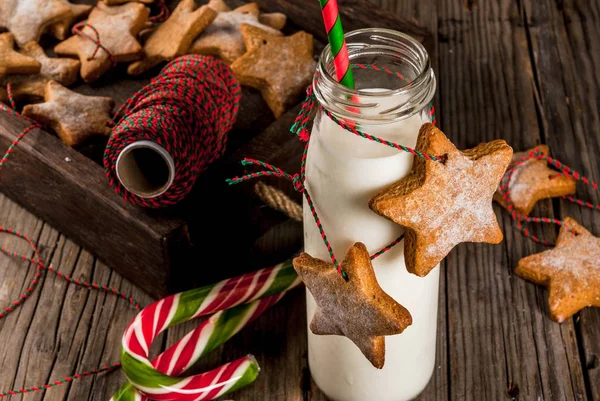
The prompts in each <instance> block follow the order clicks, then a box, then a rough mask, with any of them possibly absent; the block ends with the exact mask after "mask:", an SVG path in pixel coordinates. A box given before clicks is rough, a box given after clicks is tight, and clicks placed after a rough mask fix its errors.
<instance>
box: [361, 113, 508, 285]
mask: <svg viewBox="0 0 600 401" xmlns="http://www.w3.org/2000/svg"><path fill="white" fill-rule="evenodd" d="M416 150H418V151H420V152H421V153H424V154H429V155H435V156H438V157H439V158H440V161H433V160H425V159H424V158H421V157H415V158H414V161H413V167H412V170H411V172H410V174H409V175H408V176H406V177H404V178H402V179H401V180H400V181H398V182H396V183H394V184H392V185H391V186H389V187H388V188H386V189H384V190H383V191H381V192H380V193H379V194H377V195H375V196H374V197H373V198H371V200H370V201H369V207H370V208H371V209H372V210H373V211H374V212H376V213H377V214H380V215H381V216H383V217H386V218H388V219H390V220H392V221H393V222H395V223H398V224H400V225H402V226H404V227H405V229H406V231H405V238H404V258H405V260H406V267H407V269H408V271H409V272H411V273H414V274H416V275H417V276H425V275H427V274H428V273H429V272H430V271H431V270H432V269H433V268H434V267H435V266H436V265H437V264H438V263H440V261H441V260H442V259H443V258H445V257H446V255H448V253H449V252H450V251H451V250H452V248H454V247H455V246H456V245H458V244H460V243H461V242H487V243H491V244H497V243H499V242H500V241H502V238H503V237H502V231H501V230H500V227H499V226H498V221H497V220H496V215H495V214H494V211H493V209H492V197H493V195H494V192H495V191H496V188H497V187H498V183H499V182H500V180H501V179H502V176H503V174H504V171H505V170H506V167H507V166H508V164H509V163H510V159H511V157H512V149H511V147H510V146H508V145H507V144H506V142H505V141H503V140H495V141H492V142H488V143H484V144H481V145H479V146H477V147H475V148H473V149H468V150H464V151H460V150H458V149H456V147H455V146H454V145H453V144H452V142H450V141H449V140H448V138H446V136H445V135H444V133H443V132H442V131H440V130H439V129H437V128H436V127H435V126H434V125H433V124H429V123H428V124H424V125H423V126H422V127H421V130H420V131H419V136H418V138H417V146H416Z"/></svg>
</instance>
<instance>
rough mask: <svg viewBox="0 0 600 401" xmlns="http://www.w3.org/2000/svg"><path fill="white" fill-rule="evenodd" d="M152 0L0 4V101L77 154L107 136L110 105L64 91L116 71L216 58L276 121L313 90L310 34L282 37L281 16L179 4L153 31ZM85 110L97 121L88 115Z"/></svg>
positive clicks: (217, 2)
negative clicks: (49, 51) (14, 105)
mask: <svg viewBox="0 0 600 401" xmlns="http://www.w3.org/2000/svg"><path fill="white" fill-rule="evenodd" d="M152 1H153V0H137V1H136V0H99V1H98V3H97V4H96V5H95V6H93V7H92V6H89V5H81V4H71V3H69V2H68V1H67V0H2V1H0V30H8V32H5V33H0V102H4V103H9V102H10V101H13V100H14V101H16V102H20V103H25V104H27V105H26V106H25V107H24V109H23V114H24V115H26V116H30V117H33V118H35V119H36V120H39V121H40V122H41V123H44V124H46V125H47V126H48V127H50V128H52V129H54V130H55V131H56V133H57V134H58V135H59V137H60V138H61V139H62V140H63V142H64V143H65V144H67V145H69V146H77V145H79V144H81V143H82V142H83V141H84V140H85V139H86V138H87V137H89V136H90V135H106V134H108V133H110V129H109V127H110V124H111V118H110V116H111V112H112V109H113V106H114V102H113V101H112V100H111V99H109V98H105V97H93V96H83V95H80V94H77V93H75V92H73V91H71V90H69V89H67V88H66V87H67V86H70V85H73V84H75V83H76V82H77V81H78V80H79V77H81V79H82V80H83V81H84V82H87V83H89V82H94V81H96V80H98V79H99V78H100V77H101V76H103V75H104V74H105V73H106V72H107V71H108V70H110V69H111V68H113V67H114V66H116V65H117V64H119V63H129V65H128V66H127V72H128V73H129V74H130V75H132V76H137V75H140V74H143V73H146V72H147V71H149V70H151V69H152V68H153V67H155V66H157V65H159V64H161V63H163V62H167V61H170V60H172V59H174V58H176V57H179V56H182V55H185V54H202V55H210V56H215V57H218V58H220V59H222V60H223V61H224V62H226V63H227V64H229V65H230V66H231V68H232V70H233V71H234V73H235V75H236V77H237V78H238V80H239V81H240V83H241V84H242V85H245V86H249V87H252V88H255V89H258V90H259V91H261V93H262V95H263V97H264V99H265V101H266V103H267V104H268V106H269V107H270V108H271V110H272V111H273V114H274V115H275V117H279V116H280V115H281V114H283V113H284V112H285V111H286V110H287V109H288V108H289V107H290V106H292V105H293V104H294V103H295V102H296V101H297V100H298V98H299V96H301V95H302V92H303V90H304V88H305V87H306V86H308V85H309V84H310V81H311V79H312V75H313V73H314V70H315V61H314V57H313V38H312V36H311V35H310V34H308V33H306V32H297V33H295V34H293V35H291V36H284V34H283V33H282V32H281V29H282V28H283V27H284V26H285V24H286V19H287V17H286V16H285V15H284V14H281V13H261V12H260V10H259V7H258V5H257V4H256V3H248V4H245V5H242V6H240V7H238V8H235V9H233V10H232V9H231V8H230V7H229V6H228V5H227V4H226V3H225V2H224V1H223V0H210V2H209V3H208V4H206V5H203V6H200V7H198V6H197V5H196V3H195V1H194V0H181V1H180V2H179V3H178V4H177V6H176V8H175V9H174V10H173V12H172V14H171V15H170V16H169V17H168V18H167V19H166V20H165V21H164V22H155V21H156V18H152V17H150V8H149V7H148V4H147V3H151V2H152ZM72 32H73V34H71V33H72ZM43 35H47V36H52V37H54V38H55V39H57V40H60V42H59V43H58V44H57V45H56V46H54V53H55V54H56V55H57V57H48V56H47V55H46V52H45V51H44V49H43V48H42V47H41V46H40V45H39V41H40V39H41V37H42V36H43ZM8 83H10V94H9V93H8V90H7V84H8ZM9 95H10V99H9ZM41 100H43V101H44V103H40V104H30V103H36V102H39V101H41ZM90 107H94V108H98V109H99V110H101V112H99V113H93V114H94V115H90V114H91V113H89V112H86V110H89V108H90ZM57 109H60V111H61V112H60V113H59V112H58V111H57ZM67 111H68V113H67Z"/></svg>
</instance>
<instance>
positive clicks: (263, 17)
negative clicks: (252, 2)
mask: <svg viewBox="0 0 600 401" xmlns="http://www.w3.org/2000/svg"><path fill="white" fill-rule="evenodd" d="M208 6H209V7H210V8H212V9H213V10H215V11H219V12H227V11H231V8H230V7H229V6H228V5H227V3H225V2H224V1H223V0H210V1H209V2H208ZM258 22H260V23H261V24H263V25H267V26H270V27H271V28H273V29H277V30H278V31H280V30H281V29H283V27H284V26H285V23H286V22H287V16H286V15H285V14H283V13H260V15H259V16H258Z"/></svg>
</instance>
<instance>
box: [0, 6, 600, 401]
mask: <svg viewBox="0 0 600 401" xmlns="http://www.w3.org/2000/svg"><path fill="white" fill-rule="evenodd" d="M265 1H266V0H265ZM307 1H308V0H307ZM340 2H343V0H340ZM378 2H380V5H382V6H384V7H386V8H387V9H389V10H391V11H393V12H396V13H398V14H399V15H401V16H403V17H411V18H414V19H415V20H417V21H418V22H419V23H420V24H422V25H425V26H427V27H428V28H429V29H430V30H431V31H432V32H433V33H434V38H435V44H434V45H435V48H436V50H437V53H436V54H437V55H438V56H437V58H436V59H435V60H433V61H434V68H435V70H436V74H437V76H438V80H439V81H438V86H439V92H438V96H437V104H438V109H439V110H440V112H439V114H438V116H439V121H440V125H441V127H442V129H443V130H444V131H445V132H446V133H447V134H448V135H449V136H450V137H451V138H452V140H453V141H454V142H455V143H456V144H457V145H458V146H459V147H461V148H465V147H471V146H473V145H476V144H477V143H478V142H480V141H484V140H491V139H494V138H504V139H506V140H507V141H508V142H509V143H510V144H511V145H512V146H513V147H514V148H515V149H516V150H521V149H525V148H528V147H531V146H534V145H536V144H539V143H547V144H549V145H550V147H551V149H552V152H553V154H554V155H555V156H556V157H557V158H558V159H559V160H562V161H564V162H566V163H567V164H569V165H570V166H572V167H573V168H575V169H576V170H578V171H582V172H584V173H585V175H586V176H588V177H590V178H592V179H594V180H596V181H598V180H600V162H599V161H598V158H597V155H598V154H599V152H600V128H599V127H600V105H599V102H600V44H599V43H598V41H597V38H598V37H599V36H600V0H568V1H554V0H487V1H476V0H466V1H465V0H379V1H378ZM356 12H357V13H359V12H367V10H356ZM578 194H579V195H580V197H582V198H584V199H589V200H590V201H591V202H593V203H598V202H599V201H600V199H599V197H598V194H597V193H596V192H593V191H592V190H591V189H590V188H586V187H578ZM497 212H498V214H499V215H500V216H501V219H500V222H501V226H502V228H503V230H504V232H505V236H506V239H505V241H504V242H503V243H502V244H501V245H498V246H489V245H472V244H469V245H461V246H459V247H457V248H456V249H455V250H454V251H453V252H452V253H451V254H450V255H449V256H448V258H447V259H446V261H445V263H444V264H443V266H442V278H443V279H442V283H441V288H440V290H441V297H440V314H439V330H438V347H437V369H436V371H435V373H434V377H433V379H432V381H431V383H430V385H429V386H428V388H427V389H426V391H425V392H424V393H423V394H422V395H421V396H420V397H419V400H456V401H463V400H476V401H481V400H490V401H497V400H504V399H507V400H510V399H513V400H545V401H559V400H565V401H571V400H588V401H600V361H599V360H598V359H599V358H600V310H598V309H586V310H584V311H582V312H581V313H579V314H578V315H577V316H576V317H575V318H574V319H569V320H567V321H566V322H565V323H563V324H562V325H558V324H556V323H554V322H552V321H551V320H550V319H549V317H548V307H547V292H546V290H544V289H542V288H539V287H536V286H534V285H533V284H531V283H528V282H526V281H524V280H521V279H520V278H518V277H516V276H515V275H514V274H513V273H512V270H513V268H514V267H515V265H516V263H517V261H518V260H519V259H520V258H521V257H523V256H526V255H528V254H531V253H533V252H538V251H540V250H541V248H540V247H538V246H536V245H534V244H533V243H531V242H529V241H527V240H526V239H524V238H523V237H522V236H521V235H520V234H519V233H518V232H517V231H515V230H514V227H513V224H512V222H511V220H510V218H509V217H508V216H507V214H506V213H504V212H501V210H500V209H499V208H498V209H497ZM534 214H540V215H547V216H550V215H554V216H557V217H564V216H573V217H575V218H576V219H578V220H579V221H582V222H584V225H585V226H587V227H588V228H589V229H591V231H592V232H593V233H595V234H597V235H600V216H598V215H596V214H594V212H592V211H590V210H582V209H581V208H579V207H576V206H574V205H572V204H569V203H566V202H564V201H560V200H556V201H552V202H551V201H547V202H542V203H541V205H540V206H539V207H537V210H536V211H535V212H534ZM0 225H10V226H12V227H13V228H15V229H18V230H21V231H24V232H28V233H31V234H33V236H34V238H35V239H36V240H37V241H39V243H40V244H42V257H43V259H44V260H45V261H47V262H51V263H52V264H53V265H54V266H56V267H57V268H59V269H60V271H62V272H63V273H66V274H70V275H73V276H74V277H79V278H85V279H86V280H93V281H96V282H99V283H110V285H111V286H114V287H117V288H119V289H121V290H123V291H125V292H126V293H128V294H131V295H133V296H134V297H135V298H137V299H138V300H139V301H140V302H142V303H143V304H148V303H149V302H150V301H151V299H150V298H149V297H148V296H145V295H144V294H143V293H142V292H141V291H140V290H139V289H137V288H135V286H133V285H132V284H131V283H129V282H127V281H125V280H123V279H122V278H121V277H120V276H119V275H117V274H115V273H114V272H112V271H111V270H110V269H108V268H107V267H106V266H105V265H103V264H102V263H100V262H99V261H97V260H96V258H95V257H93V256H92V255H90V254H89V253H87V252H86V251H83V250H82V249H81V248H80V247H79V246H77V245H76V244H74V243H73V242H71V241H69V240H68V239H66V238H65V237H64V236H62V235H61V234H60V233H58V232H57V231H56V230H54V229H52V228H51V227H49V226H48V225H46V224H45V223H44V222H43V221H41V220H40V219H38V218H36V217H35V216H33V215H32V214H30V213H28V212H26V211H24V210H23V209H22V208H20V207H19V206H17V205H16V204H14V203H13V202H11V201H9V200H7V199H6V198H4V197H1V196H0ZM299 230H300V227H299V226H298V225H297V224H296V223H291V222H290V223H286V224H284V225H283V226H280V227H278V228H277V229H276V230H273V231H271V232H270V233H269V235H268V236H267V237H266V238H263V240H262V245H263V246H264V247H265V248H266V249H272V248H277V247H282V246H285V245H286V244H288V245H289V244H290V243H294V242H297V241H298V236H297V233H298V232H299ZM534 230H535V231H536V232H537V233H538V234H539V235H542V236H544V237H545V238H547V239H553V238H554V237H555V235H556V230H555V229H554V227H549V226H548V227H543V228H539V227H536V228H534ZM3 240H4V242H3V243H5V244H6V245H7V246H8V247H10V248H14V249H15V250H17V251H21V252H27V251H28V248H27V247H26V244H23V243H22V242H19V241H17V240H16V239H14V238H12V237H11V238H6V239H5V238H4V237H3ZM195 268H198V267H195ZM33 274H34V269H33V268H32V267H31V266H28V264H27V263H25V262H16V261H15V260H14V259H11V258H8V257H5V256H0V305H4V304H6V303H7V302H8V301H9V300H12V299H14V298H16V297H18V295H19V294H21V293H22V292H23V291H24V290H25V289H26V288H27V287H28V285H29V282H30V281H31V279H32V277H33ZM303 297H304V296H303V291H302V290H296V291H294V292H293V293H292V294H291V295H290V296H288V297H287V298H286V299H285V300H284V301H283V302H282V303H281V304H279V305H277V306H276V307H274V308H272V309H271V310H270V311H268V312H267V313H266V314H265V315H264V316H262V317H261V318H260V319H259V320H258V321H257V322H255V323H254V324H252V325H251V326H250V327H248V328H247V329H245V330H244V331H243V332H242V333H241V334H239V335H238V336H237V337H235V338H234V339H232V340H231V341H230V342H228V343H227V344H226V345H225V346H224V347H222V348H220V349H218V350H216V351H214V352H213V353H211V354H210V355H209V356H208V357H207V358H206V360H204V361H202V365H203V366H201V367H200V368H202V367H208V366H216V365H217V364H218V363H220V362H223V361H226V360H230V359H232V358H234V357H238V356H242V355H244V354H246V353H248V352H252V353H254V354H255V355H257V357H258V360H259V362H260V363H261V366H262V368H263V371H262V373H261V376H260V377H259V379H258V380H257V382H256V383H255V384H254V385H252V386H250V387H248V388H246V389H243V390H241V391H239V392H238V393H235V394H232V395H231V396H230V397H227V399H234V400H236V401H251V400H286V401H301V400H302V401H307V400H310V401H322V400H324V399H325V398H324V397H323V395H322V394H321V393H320V392H319V391H318V389H317V388H315V387H314V385H313V384H312V383H311V380H310V374H309V372H308V368H307V355H306V341H305V324H306V318H305V314H304V313H305V310H304V302H303V301H304V299H303ZM133 316H134V311H133V310H132V309H131V307H130V306H129V305H127V304H126V302H124V301H122V300H117V299H116V297H113V296H110V295H107V294H99V293H97V292H94V291H88V290H82V289H80V288H76V287H73V286H68V285H67V283H66V282H65V281H64V280H62V279H59V278H57V277H54V276H48V277H47V278H45V280H44V281H43V282H42V283H41V284H40V288H38V289H37V290H36V291H35V292H34V293H33V294H32V295H31V297H30V299H29V300H28V301H27V302H26V303H25V304H24V305H23V306H21V307H20V308H18V309H17V310H16V311H15V312H14V313H13V314H12V315H10V316H8V317H7V318H5V319H2V320H0V338H1V339H2V342H0V362H1V364H0V366H1V368H0V391H3V390H9V389H13V388H22V387H30V386H33V385H41V384H43V383H47V382H49V381H54V380H57V379H61V378H62V377H65V376H68V375H71V374H73V373H74V372H80V371H84V370H91V369H94V368H96V367H98V366H100V365H102V364H106V363H110V362H113V361H116V360H118V354H119V342H120V338H121V334H122V332H123V329H124V327H125V325H126V324H127V323H128V321H129V320H130V319H131V318H132V317H133ZM190 327H191V326H182V327H177V328H175V329H174V330H172V331H171V332H170V333H168V335H167V336H166V337H165V338H164V341H162V342H160V341H159V344H158V346H159V347H163V346H165V345H168V344H172V343H173V342H174V341H175V340H176V339H178V338H180V336H181V335H182V334H184V333H186V332H187V331H188V330H189V329H190ZM122 381H123V377H122V375H121V373H109V374H101V375H98V376H95V377H93V378H84V379H82V380H78V381H76V382H75V383H73V384H68V385H63V386H59V387H57V388H55V389H52V390H49V391H47V392H45V393H35V394H29V395H25V396H22V399H23V400H86V399H87V400H108V399H109V397H110V396H111V394H112V393H113V392H114V391H115V390H116V389H117V387H118V386H119V384H120V383H121V382H122ZM15 398H16V399H18V397H15ZM365 401H375V400H365Z"/></svg>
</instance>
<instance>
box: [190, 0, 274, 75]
mask: <svg viewBox="0 0 600 401" xmlns="http://www.w3.org/2000/svg"><path fill="white" fill-rule="evenodd" d="M209 6H210V7H211V8H213V7H215V8H220V9H222V8H223V5H222V4H219V5H215V4H214V2H213V4H212V5H211V4H209ZM259 14H260V10H259V8H258V4H256V3H248V4H244V5H243V6H240V7H238V8H236V9H235V10H233V11H219V13H218V15H217V17H216V18H215V20H214V21H213V22H212V23H211V24H210V25H209V26H208V27H207V28H206V29H205V30H204V32H202V34H201V35H200V36H199V37H198V39H196V40H195V41H194V42H193V43H192V45H191V46H190V50H189V52H190V53H194V54H203V55H206V56H215V57H218V58H220V59H221V60H223V61H225V62H226V63H227V64H231V63H233V62H234V61H235V60H237V59H238V58H240V57H241V56H242V55H243V54H244V52H245V51H246V46H245V45H244V39H243V38H242V33H241V31H240V26H241V25H242V24H247V25H252V26H254V27H256V28H259V29H261V30H263V31H265V32H267V33H270V34H271V35H276V36H281V35H282V33H281V32H279V31H278V30H276V29H273V28H271V27H269V26H267V25H263V24H261V23H260V22H259V20H258V18H259Z"/></svg>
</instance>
